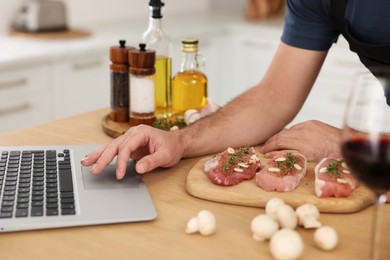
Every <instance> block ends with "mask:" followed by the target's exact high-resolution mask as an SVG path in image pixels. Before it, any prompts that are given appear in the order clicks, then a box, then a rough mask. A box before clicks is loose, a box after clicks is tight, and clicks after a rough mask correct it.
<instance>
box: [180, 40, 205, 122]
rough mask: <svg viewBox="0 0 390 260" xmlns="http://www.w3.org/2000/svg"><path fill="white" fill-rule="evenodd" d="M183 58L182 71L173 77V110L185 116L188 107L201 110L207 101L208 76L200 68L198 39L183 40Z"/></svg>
mask: <svg viewBox="0 0 390 260" xmlns="http://www.w3.org/2000/svg"><path fill="white" fill-rule="evenodd" d="M182 52H183V58H182V63H181V68H180V72H179V73H177V74H176V75H175V76H174V77H173V79H172V112H173V113H174V114H175V115H176V116H178V117H183V116H184V113H185V112H186V111H187V110H188V109H196V110H198V111H199V110H201V109H202V108H203V107H204V106H206V103H207V81H208V80H207V77H206V75H205V74H204V73H203V72H202V71H201V70H200V66H201V57H200V55H198V40H197V39H193V38H189V39H184V40H183V41H182Z"/></svg>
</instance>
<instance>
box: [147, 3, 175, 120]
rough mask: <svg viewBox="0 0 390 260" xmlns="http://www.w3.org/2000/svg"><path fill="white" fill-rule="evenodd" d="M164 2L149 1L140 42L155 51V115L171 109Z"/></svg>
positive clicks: (169, 63)
mask: <svg viewBox="0 0 390 260" xmlns="http://www.w3.org/2000/svg"><path fill="white" fill-rule="evenodd" d="M164 6H165V4H164V3H163V2H162V1H161V0H150V1H149V25H148V28H147V29H146V31H145V32H144V33H143V34H142V42H143V43H145V44H146V46H147V48H148V49H152V50H155V51H156V65H155V67H156V73H155V75H154V86H155V91H154V93H155V98H154V100H155V115H156V117H157V118H163V117H169V116H170V113H171V112H170V110H171V80H172V67H171V63H172V59H171V52H172V43H171V40H170V38H169V36H168V35H167V34H166V33H165V32H164V30H163V26H162V18H163V15H162V11H163V7H164Z"/></svg>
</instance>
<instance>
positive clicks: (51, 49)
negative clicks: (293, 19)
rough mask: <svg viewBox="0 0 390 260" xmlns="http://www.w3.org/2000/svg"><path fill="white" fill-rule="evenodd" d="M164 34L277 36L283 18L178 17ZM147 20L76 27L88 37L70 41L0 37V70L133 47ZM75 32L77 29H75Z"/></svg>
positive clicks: (169, 20)
mask: <svg viewBox="0 0 390 260" xmlns="http://www.w3.org/2000/svg"><path fill="white" fill-rule="evenodd" d="M163 19H164V20H163V27H164V31H165V32H166V33H167V34H168V35H169V36H170V37H171V38H172V41H175V42H179V41H180V39H181V38H183V37H197V36H199V35H214V34H216V33H224V32H229V31H242V32H244V31H245V32H247V33H249V34H256V31H257V30H259V28H263V29H268V30H269V31H272V32H275V33H277V34H280V32H281V28H282V24H283V17H275V18H271V19H268V20H265V21H259V22H248V21H246V20H245V18H244V16H243V14H240V13H201V14H181V15H174V16H169V17H164V18H163ZM147 24H148V18H147V17H146V18H145V19H133V20H131V19H129V20H127V21H118V22H116V23H111V24H100V25H99V24H95V25H91V26H88V27H86V28H80V29H83V30H86V31H90V32H91V36H89V37H86V38H80V39H71V40H44V39H33V38H32V37H28V38H26V37H23V36H11V35H2V36H0V50H1V52H0V69H12V68H19V67H21V66H25V65H34V64H44V63H50V62H55V61H59V60H63V59H68V58H72V57H77V56H79V55H82V54H84V55H88V54H93V53H101V52H102V51H105V50H107V52H108V49H109V47H110V46H112V45H115V44H117V41H118V40H119V39H125V40H126V41H127V42H128V44H130V45H131V44H137V43H138V41H139V40H140V37H141V34H142V32H143V31H145V29H146V28H147ZM77 29H78V28H77Z"/></svg>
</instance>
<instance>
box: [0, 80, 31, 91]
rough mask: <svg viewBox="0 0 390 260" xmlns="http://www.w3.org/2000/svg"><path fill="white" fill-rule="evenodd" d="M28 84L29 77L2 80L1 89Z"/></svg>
mask: <svg viewBox="0 0 390 260" xmlns="http://www.w3.org/2000/svg"><path fill="white" fill-rule="evenodd" d="M26 84H27V79H25V78H23V79H15V80H12V81H8V82H0V90H2V89H7V88H12V87H22V86H24V85H26Z"/></svg>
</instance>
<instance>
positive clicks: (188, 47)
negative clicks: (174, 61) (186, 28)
mask: <svg viewBox="0 0 390 260" xmlns="http://www.w3.org/2000/svg"><path fill="white" fill-rule="evenodd" d="M181 43H182V46H181V50H182V51H183V52H197V51H198V43H199V41H198V39H195V38H186V39H183V40H182V41H181Z"/></svg>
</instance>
